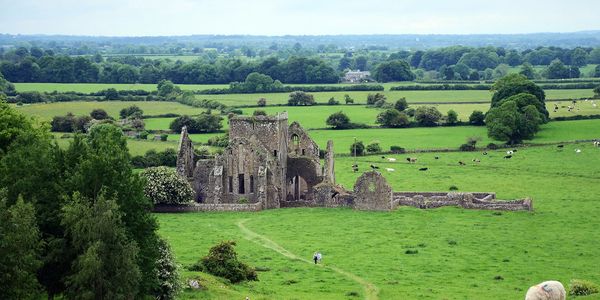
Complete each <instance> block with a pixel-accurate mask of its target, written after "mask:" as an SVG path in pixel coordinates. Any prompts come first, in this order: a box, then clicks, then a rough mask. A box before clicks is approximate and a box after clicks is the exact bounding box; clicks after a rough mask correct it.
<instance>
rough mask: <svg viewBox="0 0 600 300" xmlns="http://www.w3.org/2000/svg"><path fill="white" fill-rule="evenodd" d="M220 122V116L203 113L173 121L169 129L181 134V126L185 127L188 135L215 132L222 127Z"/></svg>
mask: <svg viewBox="0 0 600 300" xmlns="http://www.w3.org/2000/svg"><path fill="white" fill-rule="evenodd" d="M222 120H223V118H222V117H221V116H219V115H214V114H211V113H203V114H201V115H199V116H198V117H195V118H192V117H190V116H187V115H184V116H181V117H177V118H176V119H175V120H173V121H172V122H171V124H170V125H169V128H170V129H171V130H172V131H173V132H177V133H179V132H181V128H183V126H187V129H188V132H189V133H208V132H216V131H219V130H220V129H221V127H223V124H221V121H222Z"/></svg>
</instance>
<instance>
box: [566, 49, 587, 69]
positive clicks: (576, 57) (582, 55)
mask: <svg viewBox="0 0 600 300" xmlns="http://www.w3.org/2000/svg"><path fill="white" fill-rule="evenodd" d="M587 61H588V53H587V52H586V51H585V50H583V49H582V48H580V47H577V48H575V49H573V50H572V51H571V63H570V64H571V65H572V66H575V67H583V66H585V65H586V64H587Z"/></svg>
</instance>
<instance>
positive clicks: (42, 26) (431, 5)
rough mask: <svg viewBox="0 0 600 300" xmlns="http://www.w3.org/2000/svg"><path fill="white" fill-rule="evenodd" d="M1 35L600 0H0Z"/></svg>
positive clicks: (471, 29) (543, 22)
mask: <svg viewBox="0 0 600 300" xmlns="http://www.w3.org/2000/svg"><path fill="white" fill-rule="evenodd" d="M0 8H1V9H0V33H11V34H17V33H20V34H37V33H42V34H71V35H109V36H140V35H188V34H252V35H285V34H290V35H319V34H406V33H417V34H444V33H451V34H469V33H531V32H571V31H580V30H598V29H600V17H599V16H600V0H570V1H565V0H537V1H534V0H503V1H490V0H488V1H486V0H450V1H439V0H435V1H428V0H360V1H358V0H295V1H289V0H286V1H283V0H256V1H253V0H221V1H216V0H0Z"/></svg>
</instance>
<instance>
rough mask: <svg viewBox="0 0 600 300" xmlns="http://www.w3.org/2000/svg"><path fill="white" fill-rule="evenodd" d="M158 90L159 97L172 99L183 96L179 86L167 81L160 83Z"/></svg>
mask: <svg viewBox="0 0 600 300" xmlns="http://www.w3.org/2000/svg"><path fill="white" fill-rule="evenodd" d="M156 90H157V91H158V93H157V95H158V96H160V97H170V96H177V95H178V94H181V89H180V88H179V87H178V86H176V85H175V84H173V82H172V81H170V80H165V79H163V80H161V81H159V82H158V85H157V86H156Z"/></svg>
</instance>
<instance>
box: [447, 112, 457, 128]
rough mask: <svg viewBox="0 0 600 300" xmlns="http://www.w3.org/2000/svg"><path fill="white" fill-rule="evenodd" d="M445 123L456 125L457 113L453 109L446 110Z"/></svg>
mask: <svg viewBox="0 0 600 300" xmlns="http://www.w3.org/2000/svg"><path fill="white" fill-rule="evenodd" d="M446 123H447V124H448V125H456V123H458V114H457V113H456V111H454V110H453V109H451V110H449V111H448V114H447V115H446Z"/></svg>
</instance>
